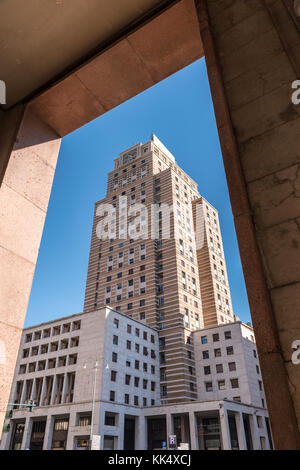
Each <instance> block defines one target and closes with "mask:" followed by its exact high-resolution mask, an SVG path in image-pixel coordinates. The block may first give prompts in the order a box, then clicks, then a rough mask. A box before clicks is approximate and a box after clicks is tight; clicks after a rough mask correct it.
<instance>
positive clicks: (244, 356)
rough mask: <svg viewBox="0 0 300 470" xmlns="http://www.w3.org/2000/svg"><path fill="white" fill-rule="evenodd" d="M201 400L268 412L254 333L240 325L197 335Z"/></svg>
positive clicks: (203, 331) (199, 397)
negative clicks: (234, 402) (257, 408)
mask: <svg viewBox="0 0 300 470" xmlns="http://www.w3.org/2000/svg"><path fill="white" fill-rule="evenodd" d="M193 342H194V351H195V367H196V377H197V389H198V399H199V400H200V401H210V400H223V399H228V400H234V401H238V402H243V403H247V404H249V405H252V406H258V407H261V408H266V398H265V393H264V388H263V381H262V377H261V372H260V365H259V360H258V354H257V350H256V344H255V337H254V333H253V329H252V328H251V327H250V326H248V325H246V324H244V323H242V322H240V321H237V322H233V323H228V324H226V325H219V326H215V327H210V328H204V329H201V330H197V331H194V332H193Z"/></svg>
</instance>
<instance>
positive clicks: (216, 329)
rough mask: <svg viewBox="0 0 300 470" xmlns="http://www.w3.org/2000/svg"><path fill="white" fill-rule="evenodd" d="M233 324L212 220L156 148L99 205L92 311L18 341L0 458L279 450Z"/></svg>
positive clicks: (248, 339)
mask: <svg viewBox="0 0 300 470" xmlns="http://www.w3.org/2000/svg"><path fill="white" fill-rule="evenodd" d="M237 320H238V317H236V315H235V314H234V312H233V309H232V304H231V296H230V288H229V285H228V277H227V270H226V263H225V257H224V250H223V245H222V238H221V231H220V224H219V218H218V213H217V211H216V209H215V208H214V207H213V206H211V204H210V203H209V202H208V201H206V200H205V199H204V198H202V197H201V196H200V194H199V193H198V190H197V185H196V183H195V182H194V181H193V180H192V179H191V178H190V177H189V176H188V175H186V173H185V172H184V171H183V170H182V169H181V168H179V167H178V165H177V164H176V162H175V158H174V156H173V155H172V154H171V153H170V152H169V151H168V149H166V147H165V146H164V145H163V144H162V143H161V142H160V141H159V140H158V139H157V138H156V137H155V136H152V137H151V140H150V141H149V142H147V143H145V144H138V145H135V146H134V147H132V148H131V149H129V150H126V151H125V152H122V153H121V154H120V156H119V158H117V159H116V160H115V167H114V170H113V171H112V172H110V173H109V177H108V187H107V195H106V198H105V199H103V200H101V201H98V202H97V203H96V205H95V213H94V220H93V228H92V237H91V248H90V257H89V266H88V274H87V282H86V292H85V302H84V312H83V313H81V314H77V315H73V316H71V317H65V318H62V319H59V320H55V321H51V322H48V323H44V324H42V325H37V326H35V327H31V328H26V329H25V330H24V331H23V335H22V341H21V346H20V351H19V355H18V361H17V366H16V370H15V376H14V381H13V387H12V390H11V397H10V403H12V405H11V407H9V409H8V416H7V420H6V425H5V429H4V431H5V432H4V433H3V435H2V441H1V447H2V448H3V449H27V448H29V449H86V448H88V447H89V446H90V445H94V446H95V448H100V449H119V450H121V449H156V448H166V446H168V437H169V435H176V442H177V446H179V447H181V445H180V444H183V446H182V448H187V447H188V448H192V449H231V448H233V449H269V448H272V437H271V430H270V426H269V422H268V412H267V409H266V402H265V396H264V390H263V384H262V379H261V375H260V366H259V362H258V358H257V352H256V346H255V338H254V335H253V331H252V329H251V328H250V327H249V326H247V325H244V324H242V323H241V322H240V321H237ZM32 402H34V404H35V406H34V408H33V411H28V404H30V403H32ZM20 404H21V405H20ZM93 436H95V439H96V441H95V442H94V439H93Z"/></svg>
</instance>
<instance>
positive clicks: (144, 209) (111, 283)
mask: <svg viewBox="0 0 300 470" xmlns="http://www.w3.org/2000/svg"><path fill="white" fill-rule="evenodd" d="M199 211H200V212H201V213H202V214H203V220H204V226H205V237H204V239H203V243H200V247H199V246H197V240H196V237H195V233H194V223H195V225H196V224H197V222H196V220H193V219H195V218H196V214H197V212H199ZM107 214H109V215H110V218H111V220H112V222H113V223H111V224H110V227H109V228H107V232H106V234H105V236H106V238H105V237H103V236H100V235H99V232H100V228H101V227H102V228H103V225H101V224H104V216H105V215H107ZM210 214H211V215H210ZM102 235H103V232H102ZM214 258H216V259H214ZM214 270H215V273H214ZM202 285H203V287H202ZM202 298H203V299H204V302H203V301H202ZM218 303H219V304H218ZM98 305H111V306H113V308H115V309H116V310H119V311H122V312H123V313H125V314H128V315H130V316H132V318H134V319H136V320H142V321H146V322H147V324H148V325H150V326H152V327H154V328H157V329H158V330H159V336H160V339H161V340H160V365H161V387H162V393H163V395H164V402H165V403H173V402H178V400H181V401H186V400H195V399H197V391H196V376H195V360H194V357H193V354H194V353H193V347H192V331H193V330H195V329H198V328H200V327H203V326H210V325H211V324H214V325H215V324H219V323H225V322H228V321H232V320H233V319H234V315H233V312H232V307H231V299H230V290H229V286H228V280H227V272H226V265H225V258H224V253H223V246H222V240H221V234H220V227H219V221H218V215H217V211H216V210H215V209H214V208H213V207H212V206H211V205H210V204H208V203H206V201H204V200H203V198H201V196H200V194H199V193H198V190H197V184H196V183H195V182H194V181H193V180H192V179H191V178H190V177H189V176H188V175H187V174H186V173H185V172H184V171H183V170H182V169H181V168H180V167H179V166H178V165H177V164H176V162H175V158H174V156H173V155H172V154H171V153H170V152H169V150H168V149H166V147H165V146H164V145H163V144H162V143H161V142H160V141H159V139H157V137H155V136H152V138H151V140H150V141H149V142H147V143H145V144H138V145H135V146H134V147H132V148H131V149H129V150H126V151H125V152H123V153H121V154H120V156H119V158H117V159H116V160H115V167H114V170H113V171H112V172H110V173H109V176H108V186H107V195H106V198H105V199H103V200H101V201H98V202H97V203H96V205H95V214H94V221H93V229H92V240H91V249H90V259H89V267H88V275H87V283H86V294H85V305H84V311H85V312H89V311H91V310H94V309H96V308H97V306H98Z"/></svg>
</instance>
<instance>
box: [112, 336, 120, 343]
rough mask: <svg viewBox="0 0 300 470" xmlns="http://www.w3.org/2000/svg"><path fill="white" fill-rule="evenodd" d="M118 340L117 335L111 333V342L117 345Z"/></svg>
mask: <svg viewBox="0 0 300 470" xmlns="http://www.w3.org/2000/svg"><path fill="white" fill-rule="evenodd" d="M118 342H119V338H118V336H117V335H113V344H115V345H117V344H118Z"/></svg>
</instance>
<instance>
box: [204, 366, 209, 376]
mask: <svg viewBox="0 0 300 470" xmlns="http://www.w3.org/2000/svg"><path fill="white" fill-rule="evenodd" d="M209 374H210V366H204V375H209Z"/></svg>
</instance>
